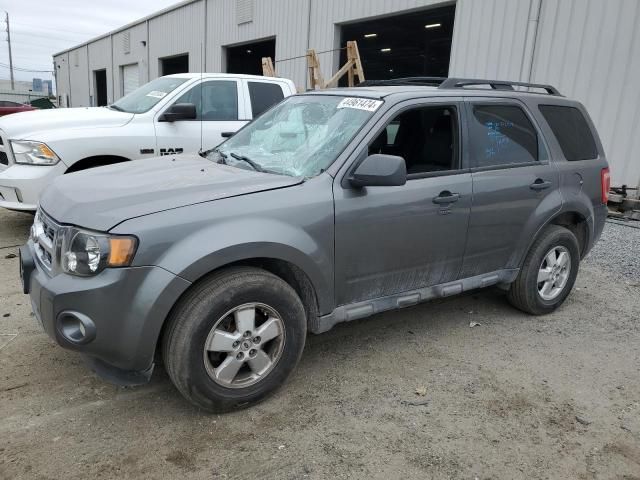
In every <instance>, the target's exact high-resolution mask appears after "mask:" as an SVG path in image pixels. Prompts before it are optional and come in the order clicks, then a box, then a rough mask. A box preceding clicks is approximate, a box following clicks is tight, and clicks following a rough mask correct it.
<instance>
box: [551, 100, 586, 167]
mask: <svg viewBox="0 0 640 480" xmlns="http://www.w3.org/2000/svg"><path fill="white" fill-rule="evenodd" d="M538 108H539V109H540V112H541V113H542V115H543V116H544V118H545V119H546V120H547V123H548V124H549V126H550V127H551V130H552V131H553V134H554V135H555V136H556V139H557V140H558V143H559V144H560V148H561V149H562V153H563V154H564V157H565V158H566V159H567V160H569V161H570V162H574V161H577V160H590V159H594V158H597V157H598V148H597V147H596V141H595V139H594V138H593V134H592V133H591V129H590V128H589V125H588V124H587V121H586V120H585V118H584V115H583V114H582V112H581V111H580V110H578V109H577V108H575V107H563V106H560V105H540V106H539V107H538Z"/></svg>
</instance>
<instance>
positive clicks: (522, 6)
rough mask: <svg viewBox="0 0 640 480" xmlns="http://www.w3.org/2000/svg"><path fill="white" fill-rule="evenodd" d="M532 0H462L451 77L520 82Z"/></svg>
mask: <svg viewBox="0 0 640 480" xmlns="http://www.w3.org/2000/svg"><path fill="white" fill-rule="evenodd" d="M530 7H531V0H483V1H478V0H458V2H457V3H456V18H455V25H454V29H453V44H452V48H451V63H450V65H449V75H450V76H456V77H476V78H500V79H507V80H520V72H521V69H522V62H523V55H524V50H525V41H526V37H527V27H528V16H529V10H530Z"/></svg>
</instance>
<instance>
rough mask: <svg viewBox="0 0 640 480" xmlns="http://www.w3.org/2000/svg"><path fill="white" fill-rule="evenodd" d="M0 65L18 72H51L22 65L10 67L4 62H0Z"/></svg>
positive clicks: (51, 71) (50, 71)
mask: <svg viewBox="0 0 640 480" xmlns="http://www.w3.org/2000/svg"><path fill="white" fill-rule="evenodd" d="M0 67H2V68H13V70H16V71H18V72H32V73H53V70H31V69H29V68H24V67H12V66H11V65H7V64H6V63H1V62H0Z"/></svg>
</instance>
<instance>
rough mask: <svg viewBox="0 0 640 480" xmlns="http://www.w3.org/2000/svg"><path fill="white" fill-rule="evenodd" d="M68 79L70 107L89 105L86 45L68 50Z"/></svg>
mask: <svg viewBox="0 0 640 480" xmlns="http://www.w3.org/2000/svg"><path fill="white" fill-rule="evenodd" d="M69 79H70V85H71V90H72V91H73V95H72V96H71V106H72V107H89V106H91V103H90V98H89V61H88V49H87V45H83V46H82V47H80V48H76V49H74V50H70V51H69Z"/></svg>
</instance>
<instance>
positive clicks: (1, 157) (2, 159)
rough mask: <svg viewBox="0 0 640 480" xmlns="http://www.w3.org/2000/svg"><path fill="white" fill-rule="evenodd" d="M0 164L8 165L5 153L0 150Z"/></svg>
mask: <svg viewBox="0 0 640 480" xmlns="http://www.w3.org/2000/svg"><path fill="white" fill-rule="evenodd" d="M0 163H1V164H2V165H9V157H7V152H3V151H2V150H0Z"/></svg>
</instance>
